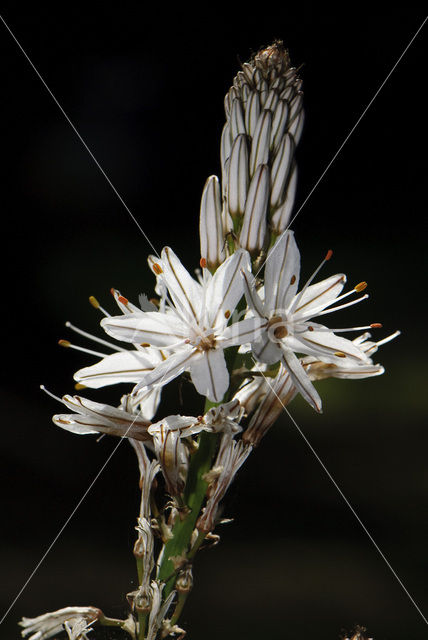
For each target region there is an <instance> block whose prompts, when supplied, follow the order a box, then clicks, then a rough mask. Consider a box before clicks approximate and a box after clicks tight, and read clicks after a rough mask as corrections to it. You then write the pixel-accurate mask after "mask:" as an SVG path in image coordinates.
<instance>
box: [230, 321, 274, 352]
mask: <svg viewBox="0 0 428 640" xmlns="http://www.w3.org/2000/svg"><path fill="white" fill-rule="evenodd" d="M266 326H267V320H266V319H265V318H260V317H258V318H245V320H241V322H234V323H233V324H231V325H229V326H228V327H226V328H225V329H224V330H223V333H222V341H221V346H222V348H223V349H226V348H227V347H232V346H234V345H238V344H245V343H246V342H252V341H253V340H257V339H258V338H259V337H260V336H261V335H262V334H263V333H265V332H264V331H263V330H264V328H265V327H266Z"/></svg>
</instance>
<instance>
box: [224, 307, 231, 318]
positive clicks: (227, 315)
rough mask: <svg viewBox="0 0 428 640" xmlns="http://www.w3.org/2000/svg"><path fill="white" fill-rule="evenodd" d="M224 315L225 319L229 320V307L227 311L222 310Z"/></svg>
mask: <svg viewBox="0 0 428 640" xmlns="http://www.w3.org/2000/svg"><path fill="white" fill-rule="evenodd" d="M224 317H225V318H226V320H229V318H230V311H229V309H228V310H227V311H225V312H224Z"/></svg>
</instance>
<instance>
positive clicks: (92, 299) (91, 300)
mask: <svg viewBox="0 0 428 640" xmlns="http://www.w3.org/2000/svg"><path fill="white" fill-rule="evenodd" d="M89 303H90V304H91V305H92V306H93V307H94V308H95V309H99V308H100V303H99V302H98V300H97V299H96V297H95V296H89Z"/></svg>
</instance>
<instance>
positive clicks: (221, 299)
mask: <svg viewBox="0 0 428 640" xmlns="http://www.w3.org/2000/svg"><path fill="white" fill-rule="evenodd" d="M243 270H244V271H250V270H251V259H250V256H249V254H248V252H247V251H245V249H238V251H235V253H234V254H233V255H231V256H230V257H229V258H228V259H227V260H226V261H225V262H223V264H222V265H220V266H219V268H218V269H217V271H216V272H215V274H214V276H213V278H212V280H211V281H210V283H209V284H208V287H207V290H206V295H205V299H206V304H207V305H209V323H210V326H211V327H216V326H224V325H226V324H227V322H228V318H229V317H230V315H231V314H232V313H233V311H234V309H235V307H236V305H237V304H238V302H239V301H240V299H241V298H242V296H243V295H244V283H243V279H242V273H241V272H242V271H243Z"/></svg>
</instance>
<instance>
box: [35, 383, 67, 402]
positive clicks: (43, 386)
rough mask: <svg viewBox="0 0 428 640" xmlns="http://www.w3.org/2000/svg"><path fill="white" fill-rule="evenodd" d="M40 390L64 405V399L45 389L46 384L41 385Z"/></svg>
mask: <svg viewBox="0 0 428 640" xmlns="http://www.w3.org/2000/svg"><path fill="white" fill-rule="evenodd" d="M40 389H41V390H42V391H44V392H45V393H47V395H48V396H50V397H51V398H53V399H54V400H58V402H61V403H62V399H61V398H60V397H59V396H56V395H55V394H54V393H52V392H51V391H48V390H47V389H46V387H45V385H44V384H41V385H40Z"/></svg>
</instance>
